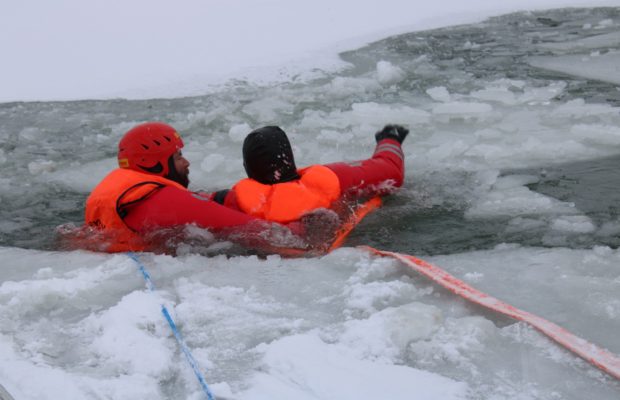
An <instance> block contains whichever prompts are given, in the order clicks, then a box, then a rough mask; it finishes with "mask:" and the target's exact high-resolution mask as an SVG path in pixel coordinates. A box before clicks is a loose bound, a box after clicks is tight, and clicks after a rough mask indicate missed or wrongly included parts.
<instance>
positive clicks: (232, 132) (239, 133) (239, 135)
mask: <svg viewBox="0 0 620 400" xmlns="http://www.w3.org/2000/svg"><path fill="white" fill-rule="evenodd" d="M251 131H252V128H250V125H248V124H246V123H243V124H238V125H233V126H231V127H230V129H229V130H228V136H229V137H230V138H231V139H232V141H233V142H235V143H240V142H243V140H244V139H245V137H246V136H247V135H248V133H250V132H251Z"/></svg>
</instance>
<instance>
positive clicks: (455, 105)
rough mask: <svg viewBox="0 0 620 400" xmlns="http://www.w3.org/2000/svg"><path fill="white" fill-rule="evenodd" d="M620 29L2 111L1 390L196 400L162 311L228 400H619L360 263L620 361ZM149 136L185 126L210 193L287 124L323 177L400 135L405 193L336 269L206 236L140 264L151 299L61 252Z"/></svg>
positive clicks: (412, 42) (571, 366)
mask: <svg viewBox="0 0 620 400" xmlns="http://www.w3.org/2000/svg"><path fill="white" fill-rule="evenodd" d="M619 27H620V9H618V8H605V9H568V10H552V11H546V12H536V13H519V14H512V15H507V16H501V17H497V18H492V19H490V20H487V21H485V22H483V23H480V24H476V25H469V26H458V27H450V28H444V29H439V30H433V31H426V32H414V33H409V34H405V35H400V36H396V37H391V38H387V39H385V40H382V41H379V42H376V43H373V44H371V45H369V46H366V47H364V48H361V49H357V50H354V51H350V52H347V53H345V54H342V57H343V59H344V60H346V61H347V62H349V63H350V67H349V68H347V69H346V70H344V71H340V72H338V73H333V72H321V71H317V72H316V75H317V76H318V78H316V79H313V80H311V81H307V80H302V79H299V80H293V81H291V82H286V83H280V84H271V85H262V86H260V85H256V84H252V83H250V82H245V81H235V82H230V83H229V84H228V85H226V86H223V87H220V88H218V89H217V90H214V91H213V92H212V93H210V94H208V95H205V96H201V97H192V98H181V99H167V100H162V99H156V100H145V101H126V100H120V99H119V100H107V101H96V100H92V101H77V102H44V103H5V104H0V140H1V144H0V165H1V167H2V168H1V170H0V202H1V204H2V208H1V209H0V246H2V247H0V265H2V267H1V269H0V279H1V281H2V284H1V285H0V311H1V312H0V354H1V355H2V357H1V358H0V360H1V361H0V383H2V384H3V385H4V386H5V387H6V389H7V390H8V391H9V392H11V393H13V395H14V396H15V397H16V399H57V398H71V399H104V398H105V399H108V398H109V399H124V398H127V399H130V398H131V399H136V398H144V399H146V398H149V399H179V398H191V399H198V398H201V392H200V388H199V386H198V384H197V383H196V381H195V379H194V377H193V375H192V372H191V370H190V369H189V367H187V365H186V364H185V363H184V360H183V358H182V357H183V355H182V354H181V353H180V351H179V349H178V348H177V347H176V344H175V342H174V339H173V337H172V336H171V334H170V332H169V330H168V328H167V326H166V325H165V321H164V320H163V318H162V317H161V315H160V314H159V303H160V302H164V303H165V304H167V305H168V306H169V307H170V308H171V309H172V310H173V311H174V313H173V314H174V316H175V318H176V319H178V321H180V326H181V329H182V330H183V332H184V335H185V336H186V338H187V341H188V344H189V345H190V347H191V348H192V349H194V351H195V353H196V354H195V356H196V358H197V359H198V360H199V362H200V364H201V365H202V366H203V367H204V369H205V370H206V371H207V373H206V377H207V381H208V382H210V383H212V384H213V387H214V389H215V392H216V394H221V395H224V396H228V397H232V398H239V399H353V398H360V397H362V396H364V397H377V398H386V399H405V398H407V399H411V398H420V399H554V400H555V399H617V398H620V383H619V382H618V381H616V380H614V379H613V378H611V377H609V376H607V375H605V374H604V373H601V372H599V371H598V370H596V369H595V368H594V367H592V366H590V365H589V364H587V363H586V362H585V361H583V360H581V359H579V358H577V357H575V356H573V355H571V354H570V353H568V352H567V351H565V350H563V349H562V348H560V347H558V346H557V345H555V344H553V343H552V342H550V341H549V340H547V339H546V338H544V337H543V336H541V335H540V334H538V333H537V332H536V331H534V330H533V329H531V328H529V327H527V326H526V325H524V324H521V323H514V321H511V320H509V319H507V318H503V317H499V316H497V315H494V314H492V313H489V312H487V311H484V310H481V309H480V308H478V307H475V306H471V305H468V304H466V303H465V302H463V301H462V300H460V299H458V298H456V297H455V296H454V295H451V294H449V293H448V292H446V291H445V290H443V289H441V288H439V287H436V286H434V285H432V284H431V283H429V282H428V281H427V280H425V279H424V278H422V277H420V276H417V275H416V274H414V273H412V272H410V271H408V270H406V269H405V268H404V267H402V266H400V265H399V264H398V263H396V262H393V261H390V260H385V259H380V258H375V257H371V256H370V255H368V254H367V253H366V252H364V251H363V250H359V249H356V248H354V247H355V246H357V245H361V244H368V245H371V246H374V247H377V248H380V249H385V250H395V251H400V252H404V253H408V254H414V255H417V256H420V257H424V258H425V259H427V260H429V261H431V262H433V263H435V264H437V265H439V266H441V267H443V268H445V269H447V270H448V271H450V272H451V273H453V274H454V275H456V276H457V277H459V278H461V279H463V280H465V281H466V282H468V283H470V284H472V285H474V286H476V287H477V288H479V289H481V290H483V291H486V292H488V293H490V294H491V295H493V296H495V297H498V298H500V299H502V300H504V301H507V302H509V303H511V304H513V305H515V306H517V307H520V308H523V309H525V310H527V311H530V312H533V313H535V314H538V315H541V316H543V317H545V318H548V319H550V320H552V321H553V322H556V323H558V324H560V325H562V326H564V327H566V328H567V329H569V330H571V331H573V332H574V333H576V334H577V335H579V336H582V337H584V338H585V339H587V340H589V341H592V342H594V343H596V344H598V345H600V346H602V347H605V348H607V349H609V350H610V351H612V352H614V353H616V354H620V340H619V339H618V332H619V331H620V299H619V298H618V293H620V262H619V261H620V251H619V250H618V244H619V243H620V219H619V216H618V212H619V209H618V207H619V206H618V204H619V200H620V194H618V193H619V191H618V190H617V188H618V184H619V183H620V172H618V168H617V166H618V163H619V161H620V90H619V88H618V83H617V80H618V70H617V67H615V65H618V64H617V63H615V60H617V57H618V54H619V52H620V28H619ZM575 60H578V61H575ZM569 61H570V62H571V68H572V69H571V70H570V71H567V69H566V68H564V66H565V65H566V63H568V62H569ZM579 63H583V65H581V64H579ZM558 65H560V67H558ZM569 73H570V74H569ZM593 74H594V75H596V77H597V79H592V77H593ZM614 82H616V83H614ZM146 120H163V121H166V122H168V123H171V124H172V125H173V126H175V127H176V128H177V129H178V130H179V131H180V132H181V133H182V135H183V137H184V140H185V143H186V147H185V149H184V153H185V154H186V156H187V157H188V158H189V160H190V161H191V162H192V167H191V171H192V172H191V175H190V178H191V179H192V183H191V188H193V189H205V190H216V189H221V188H225V187H229V186H230V185H231V183H233V182H235V181H236V180H238V179H240V178H241V177H243V166H242V164H241V157H240V155H241V150H240V149H241V142H242V140H243V138H244V137H245V134H247V133H248V132H249V131H250V130H251V129H252V128H255V127H258V126H263V125H269V124H277V125H280V126H282V127H283V128H284V129H285V130H286V131H287V132H288V133H289V136H290V137H291V141H292V142H293V144H294V151H295V155H296V158H297V160H298V165H307V164H310V163H326V162H333V161H338V160H356V159H360V158H366V157H368V156H369V155H370V153H371V151H372V148H373V144H374V138H373V133H374V132H375V131H376V130H378V129H380V128H381V127H382V126H383V125H384V124H386V123H392V122H396V123H402V124H406V125H408V126H409V127H410V129H411V132H412V133H411V135H410V136H409V138H408V139H407V141H406V142H405V144H404V150H405V153H406V156H407V160H406V165H407V178H406V184H405V187H404V188H403V189H402V190H401V191H400V192H399V193H398V194H396V195H394V196H391V197H390V198H389V199H387V200H386V203H385V206H384V207H383V208H382V209H380V210H379V211H377V212H376V213H374V214H372V215H371V216H369V217H368V218H367V219H366V220H365V221H364V222H363V224H361V225H360V226H359V227H358V229H357V230H356V231H355V232H354V233H353V234H352V235H351V237H350V239H349V241H348V243H347V247H346V248H343V249H341V250H339V251H336V252H334V253H332V254H330V255H327V256H325V257H322V258H315V259H300V260H291V259H281V258H280V257H277V256H273V257H269V258H267V259H265V260H261V259H257V258H256V257H242V256H235V257H230V258H228V257H226V256H224V255H218V256H215V257H212V256H210V255H211V253H212V252H211V251H210V250H209V249H214V248H215V249H217V248H218V247H217V244H213V243H211V242H208V240H209V238H208V237H207V238H206V239H205V240H206V241H207V242H208V243H206V244H198V245H196V243H194V244H193V245H186V246H185V247H183V248H182V249H180V256H179V257H176V258H172V257H168V256H155V255H152V254H144V255H141V259H142V260H143V262H144V263H145V265H147V267H148V268H149V269H150V270H151V272H152V274H153V279H154V281H155V284H156V286H157V287H158V288H159V289H160V291H159V292H158V293H157V294H152V293H149V292H148V291H146V290H145V288H144V282H143V281H142V280H141V276H140V275H139V274H138V273H137V269H136V265H134V263H133V262H132V261H131V260H130V259H129V258H127V257H126V256H124V255H114V256H112V255H105V254H94V253H87V252H79V251H76V252H65V251H59V250H58V249H57V248H56V247H55V246H56V243H55V238H54V229H55V227H56V226H58V225H60V224H64V223H74V224H76V225H77V224H80V223H81V222H82V218H83V215H82V212H83V209H82V207H83V202H84V200H85V198H86V196H87V194H88V192H89V190H90V189H91V188H92V187H93V186H94V185H95V184H96V183H97V182H98V181H99V180H100V179H101V178H102V177H103V176H104V175H105V173H106V172H107V171H109V170H110V169H111V168H113V167H114V165H115V160H114V156H115V149H116V144H117V142H118V140H119V139H120V137H121V136H122V135H123V133H124V132H125V131H126V130H128V129H129V128H130V127H132V126H133V125H135V124H136V123H139V122H142V121H146ZM208 246H211V247H208ZM205 248H206V250H205ZM219 252H221V251H219ZM28 382H37V384H30V383H28Z"/></svg>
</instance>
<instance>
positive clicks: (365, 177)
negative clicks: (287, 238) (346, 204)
mask: <svg viewBox="0 0 620 400" xmlns="http://www.w3.org/2000/svg"><path fill="white" fill-rule="evenodd" d="M408 134H409V130H408V129H406V128H404V127H403V126H400V125H386V126H385V127H384V128H383V129H382V130H380V131H379V132H377V133H376V134H375V139H376V142H377V146H376V147H375V151H374V154H373V155H372V157H371V158H369V159H366V160H362V161H356V162H350V163H345V162H339V163H333V164H327V165H312V166H309V167H305V168H301V169H298V168H297V166H296V164H295V158H294V156H293V150H292V148H291V144H290V142H289V139H288V137H287V135H286V133H285V132H284V131H283V130H282V129H281V128H279V127H277V126H265V127H262V128H259V129H256V130H254V131H252V132H250V134H248V136H247V137H246V138H245V140H244V142H243V165H244V167H245V170H246V173H247V175H248V178H246V179H243V180H241V181H239V182H238V183H237V184H236V185H235V186H233V188H232V189H231V190H225V191H220V192H217V193H216V194H215V196H214V200H216V201H217V202H219V203H220V204H223V205H225V206H227V207H230V208H233V209H237V210H241V211H243V212H245V213H246V214H249V215H252V216H254V217H258V218H262V219H266V220H268V221H276V222H290V221H294V220H299V219H300V218H302V217H303V216H304V215H307V214H308V213H309V212H312V211H314V210H317V209H333V208H334V205H335V204H336V203H337V202H339V201H343V200H344V201H354V200H357V199H359V198H362V197H365V198H368V197H372V196H376V195H385V194H389V193H391V192H392V191H393V190H394V189H396V188H398V187H400V186H402V184H403V179H404V168H405V167H404V154H403V151H402V148H401V144H402V142H403V141H404V140H405V138H406V137H407V135H408Z"/></svg>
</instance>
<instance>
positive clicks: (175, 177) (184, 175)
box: [165, 157, 189, 188]
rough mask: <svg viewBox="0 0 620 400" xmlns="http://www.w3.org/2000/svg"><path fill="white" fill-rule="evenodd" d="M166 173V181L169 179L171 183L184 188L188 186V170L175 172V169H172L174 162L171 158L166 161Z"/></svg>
mask: <svg viewBox="0 0 620 400" xmlns="http://www.w3.org/2000/svg"><path fill="white" fill-rule="evenodd" d="M168 171H169V172H168V175H166V176H165V178H166V179H170V180H171V181H174V182H176V183H178V184H179V185H181V186H183V187H184V188H187V187H188V186H189V169H186V170H185V171H180V172H179V171H177V169H176V168H175V167H174V161H173V160H172V157H170V159H168Z"/></svg>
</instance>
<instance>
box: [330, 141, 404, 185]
mask: <svg viewBox="0 0 620 400" xmlns="http://www.w3.org/2000/svg"><path fill="white" fill-rule="evenodd" d="M326 167H328V168H329V169H331V170H332V171H334V173H335V174H336V175H337V176H338V180H339V181H340V190H341V192H342V194H343V195H356V194H359V193H363V194H365V195H377V194H387V193H389V192H390V191H391V190H393V189H394V188H397V187H400V186H402V184H403V179H404V176H405V156H404V154H403V150H402V149H401V146H400V143H398V142H397V141H396V140H393V139H384V140H382V141H380V142H379V143H377V147H376V148H375V152H374V154H373V155H372V157H371V158H369V159H367V160H362V161H355V162H349V163H344V162H340V163H334V164H328V165H326Z"/></svg>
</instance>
